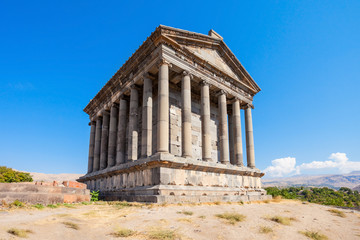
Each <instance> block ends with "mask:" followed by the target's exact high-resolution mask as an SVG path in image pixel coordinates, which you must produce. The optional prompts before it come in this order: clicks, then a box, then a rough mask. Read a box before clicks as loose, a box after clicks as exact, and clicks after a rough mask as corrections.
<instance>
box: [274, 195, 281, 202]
mask: <svg viewBox="0 0 360 240" xmlns="http://www.w3.org/2000/svg"><path fill="white" fill-rule="evenodd" d="M272 202H281V196H275V197H273V199H272Z"/></svg>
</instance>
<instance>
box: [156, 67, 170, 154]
mask: <svg viewBox="0 0 360 240" xmlns="http://www.w3.org/2000/svg"><path fill="white" fill-rule="evenodd" d="M156 138H157V152H169V63H167V62H165V61H162V62H161V64H160V67H159V80H158V123H157V137H156Z"/></svg>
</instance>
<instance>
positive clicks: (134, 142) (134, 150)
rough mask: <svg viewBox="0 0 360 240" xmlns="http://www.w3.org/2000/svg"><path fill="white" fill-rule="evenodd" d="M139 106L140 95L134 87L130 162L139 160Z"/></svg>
mask: <svg viewBox="0 0 360 240" xmlns="http://www.w3.org/2000/svg"><path fill="white" fill-rule="evenodd" d="M138 105H139V93H138V90H137V89H136V86H135V85H132V87H131V95H130V112H129V142H128V161H135V160H137V159H138Z"/></svg>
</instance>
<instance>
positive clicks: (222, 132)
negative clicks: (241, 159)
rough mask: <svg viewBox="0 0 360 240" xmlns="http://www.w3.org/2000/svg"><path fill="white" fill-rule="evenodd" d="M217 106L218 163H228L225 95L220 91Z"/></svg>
mask: <svg viewBox="0 0 360 240" xmlns="http://www.w3.org/2000/svg"><path fill="white" fill-rule="evenodd" d="M218 104H219V139H220V162H221V163H224V164H227V163H229V137H228V124H227V110H226V94H225V91H224V90H220V92H219V95H218Z"/></svg>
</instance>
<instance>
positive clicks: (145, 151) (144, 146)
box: [141, 74, 153, 158]
mask: <svg viewBox="0 0 360 240" xmlns="http://www.w3.org/2000/svg"><path fill="white" fill-rule="evenodd" d="M152 107H153V100H152V80H151V79H150V78H149V75H148V74H145V75H144V86H143V110H142V134H141V157H143V158H146V157H149V156H151V153H152Z"/></svg>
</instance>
